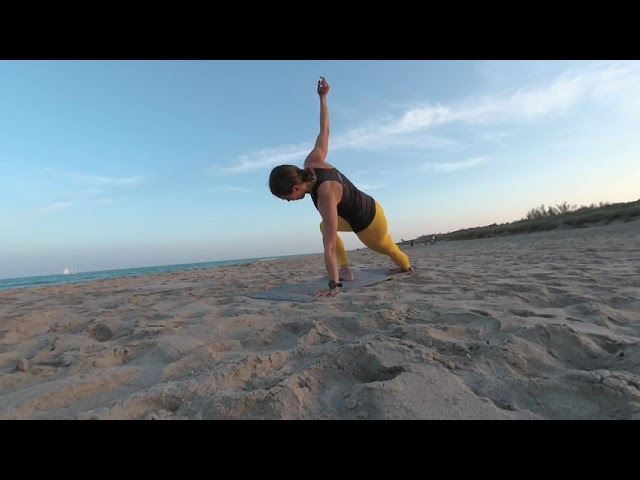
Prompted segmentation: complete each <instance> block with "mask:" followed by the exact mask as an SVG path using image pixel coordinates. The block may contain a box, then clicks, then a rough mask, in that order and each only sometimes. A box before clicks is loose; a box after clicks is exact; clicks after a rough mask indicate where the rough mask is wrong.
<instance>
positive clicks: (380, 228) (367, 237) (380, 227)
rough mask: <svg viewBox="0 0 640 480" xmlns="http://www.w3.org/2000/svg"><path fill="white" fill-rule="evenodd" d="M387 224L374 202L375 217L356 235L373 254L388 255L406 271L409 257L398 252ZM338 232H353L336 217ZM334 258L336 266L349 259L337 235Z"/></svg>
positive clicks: (385, 218)
mask: <svg viewBox="0 0 640 480" xmlns="http://www.w3.org/2000/svg"><path fill="white" fill-rule="evenodd" d="M322 224H323V222H320V231H321V232H322V226H323V225H322ZM388 228H389V227H388V224H387V217H385V215H384V210H383V209H382V207H381V206H380V204H379V203H378V202H376V216H375V217H374V219H373V222H371V225H369V226H368V227H367V228H365V229H364V230H362V231H361V232H358V233H356V235H357V236H358V238H359V239H360V241H361V242H362V243H364V244H365V245H366V246H367V247H369V248H370V249H371V250H373V251H374V252H378V253H382V254H383V255H388V256H389V258H391V260H392V261H393V263H395V264H396V265H398V266H399V267H400V268H401V269H403V270H408V269H409V268H410V267H411V262H410V261H409V257H407V255H406V254H405V253H404V252H403V251H402V250H400V248H399V247H398V245H396V244H395V242H394V241H393V239H392V238H391V235H389V232H388V231H387V230H388ZM338 231H339V232H353V229H352V228H351V225H349V223H347V221H346V220H345V219H344V218H342V217H340V216H338ZM336 258H337V260H338V265H339V266H342V265H348V264H349V259H348V257H347V250H346V249H345V248H344V242H343V241H342V239H341V238H340V236H339V235H338V236H337V238H336Z"/></svg>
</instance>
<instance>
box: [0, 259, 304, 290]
mask: <svg viewBox="0 0 640 480" xmlns="http://www.w3.org/2000/svg"><path fill="white" fill-rule="evenodd" d="M305 256H308V254H305V255H285V256H280V257H260V258H242V259H239V260H224V261H218V262H203V263H188V264H182V265H161V266H157V267H139V268H126V269H122V270H102V271H97V272H77V273H71V274H66V275H65V274H59V275H42V276H37V277H24V278H7V279H0V291H2V290H10V289H14V288H29V287H43V286H47V285H62V284H65V283H77V282H88V281H91V280H102V279H105V278H122V277H136V276H141V275H151V274H154V273H166V272H178V271H183V270H198V269H202V268H215V267H223V266H225V265H241V264H245V263H253V262H263V261H266V260H275V259H276V258H295V257H305Z"/></svg>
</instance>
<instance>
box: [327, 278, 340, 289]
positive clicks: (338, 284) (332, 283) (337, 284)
mask: <svg viewBox="0 0 640 480" xmlns="http://www.w3.org/2000/svg"><path fill="white" fill-rule="evenodd" d="M336 287H342V282H340V283H336V282H334V281H333V280H329V288H330V289H331V290H333V289H334V288H336Z"/></svg>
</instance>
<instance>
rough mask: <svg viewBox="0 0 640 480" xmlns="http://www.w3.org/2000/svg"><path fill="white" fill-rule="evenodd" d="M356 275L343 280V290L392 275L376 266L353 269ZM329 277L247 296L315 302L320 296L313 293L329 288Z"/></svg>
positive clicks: (346, 290) (386, 278)
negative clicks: (349, 279)
mask: <svg viewBox="0 0 640 480" xmlns="http://www.w3.org/2000/svg"><path fill="white" fill-rule="evenodd" d="M353 274H354V276H355V277H356V278H355V280H353V281H352V282H342V288H341V289H340V290H341V291H343V292H348V291H349V290H353V289H354V288H359V287H365V286H367V285H373V284H374V283H378V282H383V281H385V280H389V279H390V278H391V275H390V274H389V269H388V268H376V269H367V270H355V269H354V270H353ZM328 288H329V287H328V286H327V279H326V277H325V278H322V279H318V280H309V281H306V282H298V283H288V284H285V285H281V286H279V287H276V288H271V289H269V290H264V291H262V292H256V293H250V294H247V295H246V296H247V297H251V298H262V299H266V300H285V301H289V302H305V303H306V302H313V301H315V300H318V299H319V298H320V297H314V296H313V294H314V293H316V292H319V291H320V290H327V289H328Z"/></svg>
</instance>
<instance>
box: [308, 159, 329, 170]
mask: <svg viewBox="0 0 640 480" xmlns="http://www.w3.org/2000/svg"><path fill="white" fill-rule="evenodd" d="M304 168H314V169H325V170H330V169H332V168H335V167H334V166H333V165H331V164H329V163H327V162H318V161H313V160H312V161H309V162H304Z"/></svg>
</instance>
